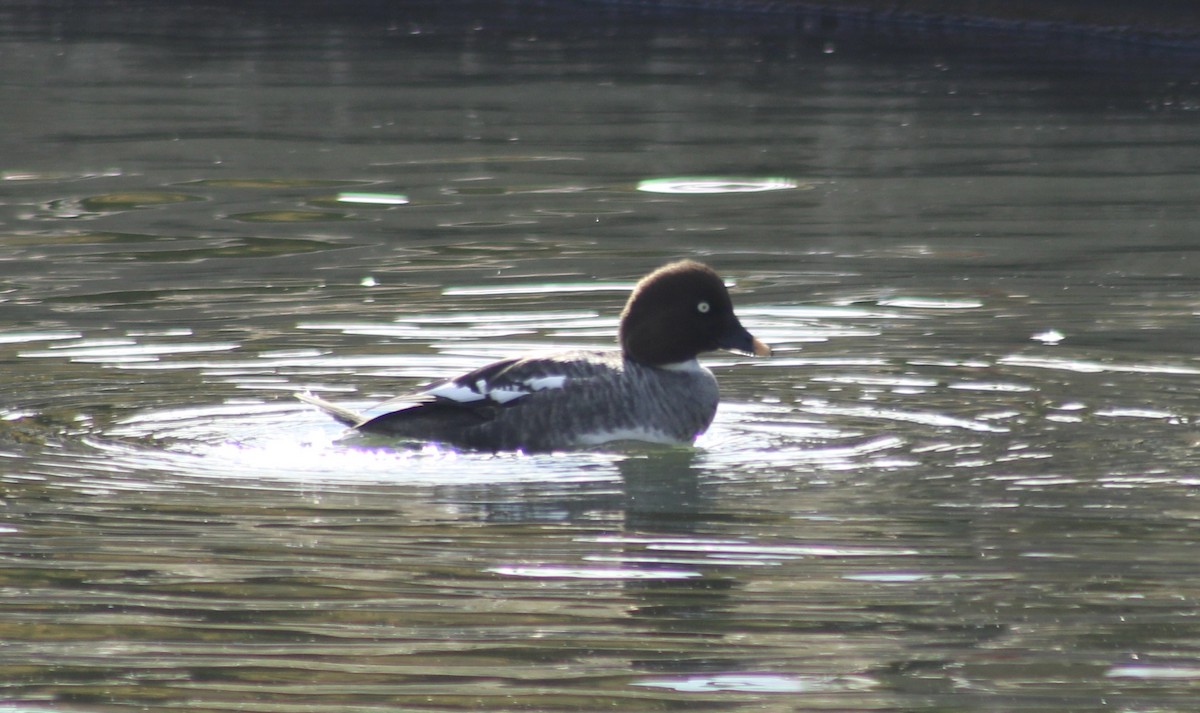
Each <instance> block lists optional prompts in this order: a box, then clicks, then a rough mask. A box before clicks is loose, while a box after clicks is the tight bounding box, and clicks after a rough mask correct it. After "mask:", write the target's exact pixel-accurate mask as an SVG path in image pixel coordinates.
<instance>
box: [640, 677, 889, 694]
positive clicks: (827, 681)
mask: <svg viewBox="0 0 1200 713" xmlns="http://www.w3.org/2000/svg"><path fill="white" fill-rule="evenodd" d="M877 684H878V682H877V681H875V680H874V679H872V678H868V677H867V676H797V675H789V674H775V673H717V674H713V675H709V676H702V675H698V676H684V677H680V678H659V679H647V680H644V681H634V682H633V684H632V685H634V686H649V687H653V688H667V689H671V690H673V691H679V692H680V693H715V692H737V693H815V692H828V691H853V690H858V691H861V690H867V689H870V688H874V687H875V686H876V685H877Z"/></svg>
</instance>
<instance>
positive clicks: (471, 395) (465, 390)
mask: <svg viewBox="0 0 1200 713" xmlns="http://www.w3.org/2000/svg"><path fill="white" fill-rule="evenodd" d="M479 384H483V385H484V386H487V384H484V382H483V380H482V379H481V380H479V381H477V382H476V387H477V386H478V385H479ZM476 387H472V386H471V385H469V384H462V383H459V382H457V381H447V382H446V383H444V384H438V385H437V386H435V387H433V388H432V389H429V390H428V391H426V392H425V393H426V394H427V395H429V396H436V397H437V398H439V399H449V400H450V401H457V402H458V403H460V404H467V403H471V402H472V401H482V400H484V399H485V398H487V394H485V393H484V392H482V391H479V390H478V389H477V388H476Z"/></svg>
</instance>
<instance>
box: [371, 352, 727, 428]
mask: <svg viewBox="0 0 1200 713" xmlns="http://www.w3.org/2000/svg"><path fill="white" fill-rule="evenodd" d="M718 398H719V396H718V392H717V383H716V379H714V378H713V375H712V373H711V372H709V371H708V370H707V369H705V368H704V367H702V366H700V365H699V363H697V362H695V361H691V362H688V363H685V364H681V365H677V366H674V367H670V368H657V367H648V366H644V365H642V364H638V363H636V362H633V361H630V360H629V359H626V358H624V357H623V356H622V354H621V353H620V352H616V351H612V352H604V351H576V352H565V353H560V354H553V355H548V356H543V357H536V356H535V357H526V358H519V359H508V360H504V361H500V362H496V363H494V364H490V365H488V366H486V367H483V368H482V369H478V370H476V371H473V372H470V373H468V374H464V375H463V376H460V377H458V378H456V379H454V380H452V381H447V382H444V383H442V384H439V385H437V386H435V387H433V388H431V389H429V390H428V391H426V392H423V393H422V394H420V395H419V396H418V397H417V398H416V399H414V401H415V403H414V404H413V405H411V406H409V407H407V408H403V409H400V410H397V411H391V412H389V413H385V414H382V415H379V416H375V417H373V418H370V419H368V420H365V421H363V422H361V423H359V424H357V426H356V428H357V429H358V430H360V431H364V432H368V433H382V434H386V435H390V436H396V437H401V438H407V439H413V440H420V441H434V442H439V443H444V444H447V445H453V446H459V447H466V448H472V449H480V450H492V451H499V450H523V451H550V450H559V449H565V448H573V447H579V446H590V445H597V444H600V443H607V442H610V441H618V440H637V441H650V442H656V443H690V442H692V441H693V440H694V439H695V438H696V436H698V435H699V434H701V433H703V432H704V431H705V430H706V429H707V428H708V426H709V424H710V423H712V419H713V416H714V414H715V413H716V409H717V401H718Z"/></svg>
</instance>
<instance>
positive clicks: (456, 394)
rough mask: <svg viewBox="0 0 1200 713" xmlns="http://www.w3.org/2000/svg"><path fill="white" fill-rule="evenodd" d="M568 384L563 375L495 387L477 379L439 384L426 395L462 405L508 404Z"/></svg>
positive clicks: (534, 378)
mask: <svg viewBox="0 0 1200 713" xmlns="http://www.w3.org/2000/svg"><path fill="white" fill-rule="evenodd" d="M566 383H567V377H566V376H563V375H562V374H555V375H552V376H537V377H532V378H529V379H524V380H522V381H510V382H506V383H504V384H501V385H497V386H494V387H493V386H492V385H491V384H489V383H488V382H487V380H486V379H477V380H476V381H475V383H474V384H464V383H462V382H461V381H447V382H445V383H444V384H438V385H437V386H435V387H433V388H432V389H429V390H428V391H426V392H425V393H426V394H427V395H429V396H435V397H437V398H441V399H448V400H450V401H457V402H458V403H460V404H467V403H473V402H475V401H483V400H485V399H487V400H490V401H494V402H496V403H498V404H506V403H508V402H509V401H513V400H514V399H519V398H521V397H522V396H528V395H529V394H532V393H533V392H535V391H544V390H546V389H561V388H563V385H565V384H566Z"/></svg>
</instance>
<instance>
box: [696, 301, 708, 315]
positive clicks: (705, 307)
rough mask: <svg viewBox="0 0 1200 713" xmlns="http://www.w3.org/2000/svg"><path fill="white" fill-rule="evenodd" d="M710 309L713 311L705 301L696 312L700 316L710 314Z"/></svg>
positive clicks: (698, 306)
mask: <svg viewBox="0 0 1200 713" xmlns="http://www.w3.org/2000/svg"><path fill="white" fill-rule="evenodd" d="M710 309H712V307H710V306H709V305H708V303H707V302H705V301H704V300H700V304H698V305H696V311H697V312H699V313H700V314H708V311H709V310H710Z"/></svg>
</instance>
